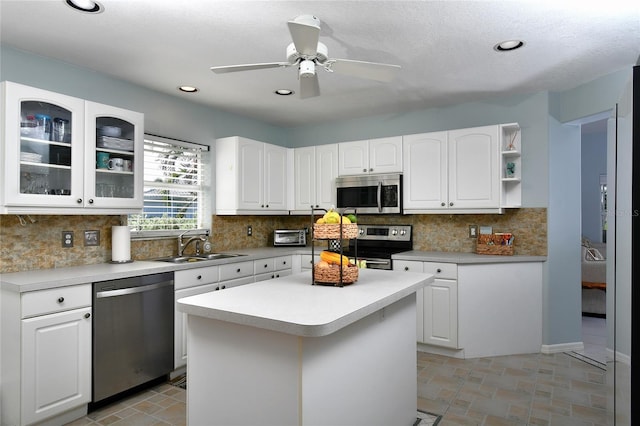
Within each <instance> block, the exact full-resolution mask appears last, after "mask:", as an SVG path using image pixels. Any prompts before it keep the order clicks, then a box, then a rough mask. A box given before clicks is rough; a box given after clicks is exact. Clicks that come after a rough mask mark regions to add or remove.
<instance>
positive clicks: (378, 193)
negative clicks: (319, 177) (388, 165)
mask: <svg viewBox="0 0 640 426" xmlns="http://www.w3.org/2000/svg"><path fill="white" fill-rule="evenodd" d="M336 191H337V195H336V205H337V207H338V208H346V207H351V208H354V209H357V211H358V213H367V214H369V213H370V214H386V213H395V214H402V174H400V173H394V174H379V175H375V174H371V175H358V176H339V177H337V178H336Z"/></svg>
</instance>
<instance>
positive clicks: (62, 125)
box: [0, 82, 144, 214]
mask: <svg viewBox="0 0 640 426" xmlns="http://www.w3.org/2000/svg"><path fill="white" fill-rule="evenodd" d="M2 90H3V96H2V98H3V109H2V110H3V115H2V119H3V126H2V127H3V135H2V150H0V152H1V154H0V155H1V157H0V160H1V162H2V164H3V165H4V172H3V179H2V180H3V183H2V188H0V191H1V192H0V193H1V194H2V195H1V196H0V201H1V203H0V204H1V205H2V211H3V212H4V213H69V214H82V213H92V214H93V213H105V214H110V213H113V214H122V213H129V212H137V211H139V210H140V209H141V208H142V205H143V194H142V190H143V181H142V179H143V161H142V156H143V144H144V141H143V137H144V133H143V132H144V130H143V124H144V116H143V114H140V113H137V112H132V111H127V110H123V109H120V108H115V107H111V106H108V105H102V104H98V103H94V102H89V101H85V100H83V99H79V98H75V97H71V96H66V95H62V94H58V93H54V92H50V91H46V90H41V89H37V88H33V87H29V86H24V85H21V84H16V83H11V82H3V83H2ZM83 209H84V210H83Z"/></svg>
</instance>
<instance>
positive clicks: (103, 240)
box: [0, 208, 547, 273]
mask: <svg viewBox="0 0 640 426" xmlns="http://www.w3.org/2000/svg"><path fill="white" fill-rule="evenodd" d="M21 218H22V221H23V222H24V223H21V221H20V218H19V217H17V216H15V215H0V272H5V273H6V272H17V271H27V270H31V269H47V268H60V267H65V266H76V265H86V264H95V263H104V262H108V261H109V260H111V227H112V226H115V225H120V216H40V215H30V216H27V215H22V216H21ZM359 222H360V223H366V224H403V225H404V224H408V225H413V238H414V243H413V245H414V249H415V250H424V251H446V252H473V251H474V250H475V239H473V238H469V236H468V233H469V225H478V226H492V227H493V231H494V232H511V233H513V234H514V236H515V240H514V249H515V254H517V255H518V254H519V255H536V256H546V255H547V209H546V208H522V209H511V210H507V211H506V212H505V213H504V214H501V215H496V214H472V215H444V214H443V215H381V216H379V215H359ZM248 226H251V228H252V235H251V236H248V235H247V227H248ZM310 226H311V218H310V217H309V216H213V218H212V235H211V242H212V243H213V250H214V251H229V250H238V249H246V248H257V247H266V246H270V245H272V244H273V230H274V229H278V228H285V229H296V228H306V227H310ZM85 230H97V231H99V232H100V241H99V245H97V246H85V245H84V231H85ZM63 231H72V232H73V233H74V246H73V247H71V248H62V242H61V240H62V232H63ZM176 252H177V243H176V239H175V238H171V239H158V240H134V241H132V242H131V257H132V258H133V259H134V260H143V259H152V258H156V257H161V256H169V255H172V254H175V253H176Z"/></svg>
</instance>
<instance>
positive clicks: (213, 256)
mask: <svg viewBox="0 0 640 426" xmlns="http://www.w3.org/2000/svg"><path fill="white" fill-rule="evenodd" d="M239 256H246V254H236V253H209V254H199V255H188V256H169V257H162V258H160V259H155V260H157V261H160V262H169V263H188V262H202V261H204V260H220V259H228V258H230V257H239Z"/></svg>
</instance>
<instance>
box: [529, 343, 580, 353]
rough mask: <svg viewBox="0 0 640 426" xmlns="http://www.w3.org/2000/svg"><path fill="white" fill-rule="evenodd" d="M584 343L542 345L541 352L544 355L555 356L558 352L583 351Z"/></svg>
mask: <svg viewBox="0 0 640 426" xmlns="http://www.w3.org/2000/svg"><path fill="white" fill-rule="evenodd" d="M583 350H584V343H582V342H571V343H558V344H556V345H542V347H541V348H540V352H542V353H543V354H547V355H548V354H555V353H558V352H569V351H583Z"/></svg>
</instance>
